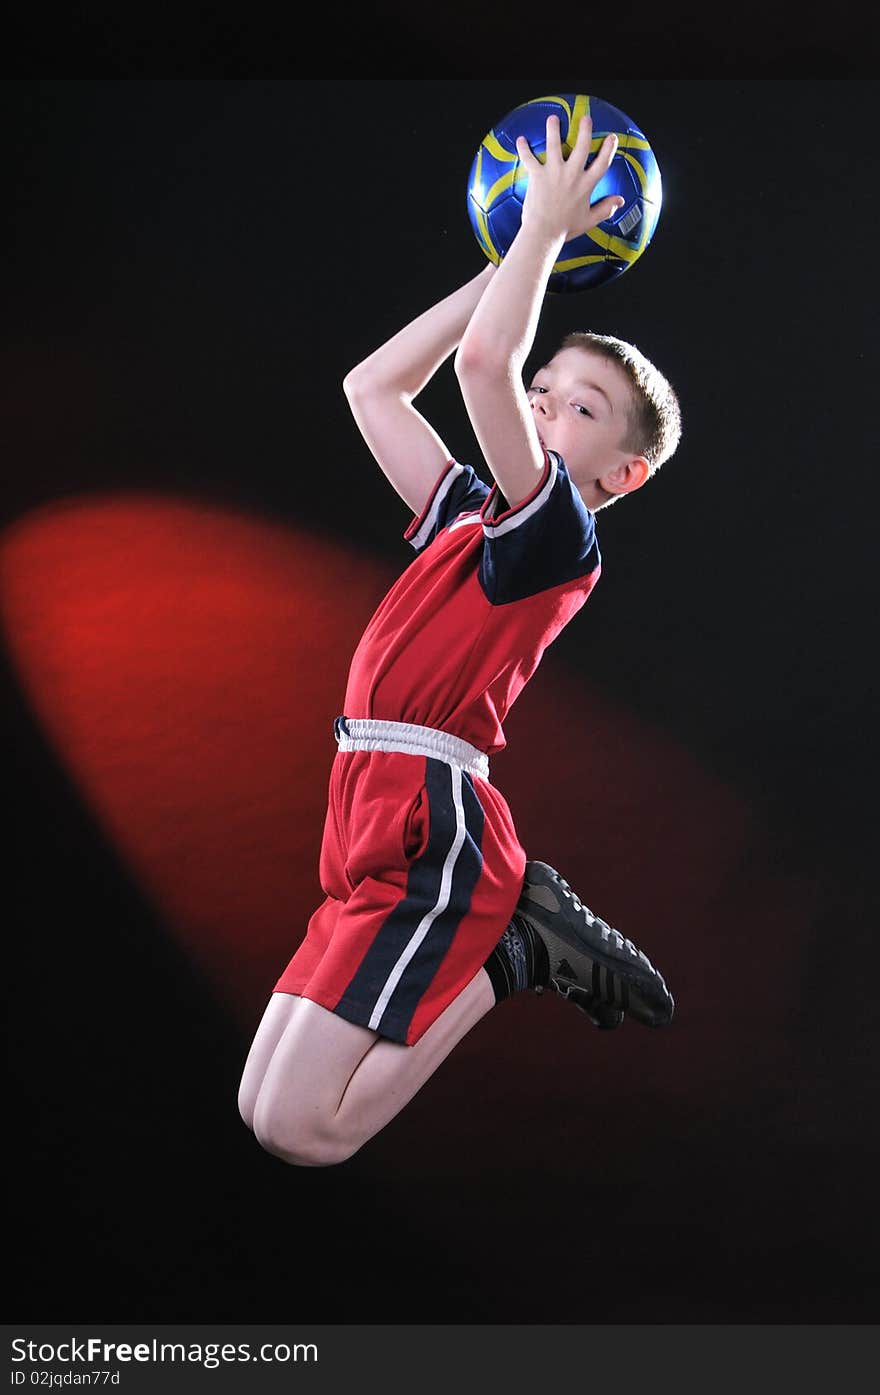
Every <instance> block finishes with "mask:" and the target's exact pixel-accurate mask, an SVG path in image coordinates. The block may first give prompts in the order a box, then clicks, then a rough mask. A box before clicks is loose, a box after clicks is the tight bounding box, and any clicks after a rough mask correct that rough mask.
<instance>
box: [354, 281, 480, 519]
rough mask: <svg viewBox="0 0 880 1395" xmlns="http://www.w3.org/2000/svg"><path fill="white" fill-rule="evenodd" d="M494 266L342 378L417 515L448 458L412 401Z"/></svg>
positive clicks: (451, 345) (362, 426)
mask: <svg viewBox="0 0 880 1395" xmlns="http://www.w3.org/2000/svg"><path fill="white" fill-rule="evenodd" d="M494 273H495V268H494V267H493V266H486V267H485V268H484V269H483V270H482V271H481V272H480V273H479V275H477V276H475V277H474V278H473V279H472V280H471V281H468V282H467V283H466V284H465V285H464V286H461V287H460V288H459V289H458V290H457V291H453V293H452V294H451V295H449V296H447V297H446V298H445V299H444V300H441V301H439V302H438V303H437V304H436V305H434V306H432V307H431V309H430V310H426V311H425V312H424V314H422V315H419V316H418V318H417V319H415V320H413V321H412V323H411V324H409V325H407V326H406V327H405V328H404V329H402V330H400V331H399V333H397V334H395V335H394V337H393V338H392V339H389V340H388V342H387V343H386V344H383V345H382V347H381V348H379V349H377V350H376V351H375V353H372V354H370V356H369V358H366V359H364V360H363V361H362V362H361V363H359V364H358V365H357V367H356V368H353V369H352V370H351V372H350V373H348V374H347V375H346V377H345V380H344V382H343V384H342V386H343V390H344V392H345V395H346V398H347V400H348V404H349V406H350V408H351V411H352V415H353V416H354V419H355V421H356V422H357V425H358V429H359V430H360V433H361V435H362V436H363V438H364V440H365V441H366V443H367V445H368V446H369V448H370V450H371V451H372V453H373V455H374V456H375V457H376V460H377V461H378V463H379V465H380V466H381V468H382V470H383V471H384V472H385V474H386V475H387V476H388V479H389V480H390V481H391V483H392V484H393V485H394V488H395V489H396V490H397V492H398V494H399V495H400V496H401V498H402V499H403V500H404V501H405V502H406V503H407V504H408V505H409V507H410V508H411V509H412V511H413V513H415V514H419V513H421V511H422V509H423V508H424V506H425V504H426V503H427V501H428V498H429V496H430V493H431V490H432V489H433V487H434V485H435V484H436V482H437V479H438V477H439V475H440V474H441V472H442V470H443V467H444V465H446V463H447V462H448V460H449V458H450V457H449V452H448V450H447V449H446V446H445V444H444V443H443V441H442V440H441V438H440V436H439V435H438V434H437V432H436V431H435V430H434V428H433V427H432V426H431V424H430V423H429V422H428V421H426V420H425V418H424V417H423V416H422V415H421V414H420V413H419V412H418V411H416V409H415V407H414V406H413V405H412V400H413V398H414V397H415V396H416V395H417V394H418V393H419V392H421V390H422V388H423V387H424V386H425V384H426V383H427V382H428V381H429V379H430V378H431V377H433V375H434V373H435V372H436V371H437V369H438V368H439V367H440V365H441V363H443V361H444V360H445V359H447V358H448V357H449V355H450V354H451V353H452V351H453V349H455V347H456V345H457V344H458V343H459V341H460V339H461V336H462V334H463V333H464V331H465V329H466V327H467V323H468V320H469V319H470V317H471V315H472V314H473V312H474V309H475V308H476V306H477V304H478V303H479V300H480V297H481V296H482V294H483V292H484V291H485V289H486V287H487V286H488V284H489V282H490V280H491V279H492V276H493V275H494Z"/></svg>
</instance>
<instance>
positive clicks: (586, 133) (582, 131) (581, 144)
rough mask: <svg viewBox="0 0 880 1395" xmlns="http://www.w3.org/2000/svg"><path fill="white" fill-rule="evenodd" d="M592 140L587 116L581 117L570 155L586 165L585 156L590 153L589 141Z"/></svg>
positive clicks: (590, 122) (591, 128) (591, 127)
mask: <svg viewBox="0 0 880 1395" xmlns="http://www.w3.org/2000/svg"><path fill="white" fill-rule="evenodd" d="M592 139H593V123H592V121H591V119H590V117H589V116H582V117H581V119H580V123H579V125H578V128H577V136H576V137H575V142H574V145H573V146H572V152H571V153H572V154H573V155H575V154H576V155H577V156H578V157H579V159H580V160H581V163H582V164H584V165H585V164H586V163H587V156H588V155H589V153H590V141H591V140H592Z"/></svg>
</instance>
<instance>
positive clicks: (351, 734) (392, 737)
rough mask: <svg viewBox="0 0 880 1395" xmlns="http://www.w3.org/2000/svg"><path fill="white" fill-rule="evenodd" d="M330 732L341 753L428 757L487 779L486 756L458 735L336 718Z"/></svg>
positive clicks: (405, 724)
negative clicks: (382, 753) (395, 753)
mask: <svg viewBox="0 0 880 1395" xmlns="http://www.w3.org/2000/svg"><path fill="white" fill-rule="evenodd" d="M333 731H334V734H335V736H336V740H337V742H338V744H339V749H340V751H393V752H397V753H399V754H401V755H405V756H430V757H432V758H433V759H434V760H442V761H445V762H446V764H447V765H457V766H458V767H459V769H460V770H465V771H467V773H468V774H469V775H476V776H478V777H479V778H480V779H481V780H488V778H489V757H488V756H487V755H486V754H485V753H484V752H483V751H478V750H477V748H476V746H472V745H471V744H470V742H468V741H462V739H461V737H460V736H452V735H451V734H450V733H449V732H448V731H436V730H435V729H434V727H419V726H416V725H415V724H414V723H413V722H379V721H375V720H373V718H371V717H337V718H336V721H335V722H334V723H333Z"/></svg>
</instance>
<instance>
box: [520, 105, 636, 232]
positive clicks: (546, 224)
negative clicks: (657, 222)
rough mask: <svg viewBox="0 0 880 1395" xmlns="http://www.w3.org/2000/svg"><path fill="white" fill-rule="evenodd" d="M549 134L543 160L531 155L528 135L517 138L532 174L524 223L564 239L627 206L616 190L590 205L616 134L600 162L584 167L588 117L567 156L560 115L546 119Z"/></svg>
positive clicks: (608, 141) (606, 142)
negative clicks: (614, 193) (561, 136)
mask: <svg viewBox="0 0 880 1395" xmlns="http://www.w3.org/2000/svg"><path fill="white" fill-rule="evenodd" d="M546 133H547V158H546V162H544V163H542V162H541V161H540V160H539V159H538V158H537V156H536V155H534V154H533V153H532V149H531V146H530V145H529V143H528V141H527V140H526V138H525V136H517V138H516V152H517V154H518V155H519V158H520V161H521V163H522V166H523V169H524V170H525V171H526V173H527V174H528V176H529V182H528V187H527V189H526V196H525V199H524V201H523V215H522V221H523V226H524V227H525V226H526V225H529V226H530V227H535V228H539V229H540V230H542V231H543V232H544V233H545V234H546V235H547V236H548V237H550V238H558V237H562V238H563V240H564V241H565V242H568V241H570V239H571V238H574V237H579V236H580V235H581V234H582V233H585V232H588V231H589V230H590V229H591V228H595V227H596V226H597V225H598V224H599V223H601V222H603V221H604V220H605V219H606V218H610V217H611V214H612V213H613V212H614V210H615V209H617V208H620V207H621V206H622V205H623V202H624V200H623V199H622V198H620V197H619V196H615V195H613V194H612V195H609V196H608V197H607V198H604V199H600V200H599V202H598V203H596V204H592V205H591V204H590V198H591V196H592V193H593V190H594V189H595V187H596V185H597V184H598V183H599V180H600V179H601V178H602V177H603V175H605V174H606V173H607V171H608V167H609V165H610V164H611V161H612V160H613V159H614V154H615V151H616V150H617V136H616V135H613V134H612V135H608V136H606V137H605V139H604V141H603V142H602V145H601V147H600V149H599V151H598V153H597V155H596V158H595V160H594V161H593V163H592V164H591V165H590V167H589V169H585V168H584V166H585V165H586V162H587V158H588V156H589V154H590V141H591V139H592V135H593V123H592V121H591V120H590V119H589V117H586V116H584V117H582V118H581V123H580V125H579V127H578V133H577V139H576V140H575V143H574V145H573V147H572V151H571V154H570V155H569V157H568V159H566V158H565V156H564V154H563V151H562V140H561V138H560V132H559V117H558V116H548V117H547V126H546Z"/></svg>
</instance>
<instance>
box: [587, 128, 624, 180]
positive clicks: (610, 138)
mask: <svg viewBox="0 0 880 1395" xmlns="http://www.w3.org/2000/svg"><path fill="white" fill-rule="evenodd" d="M617 146H618V138H617V135H616V133H615V132H614V131H612V132H611V133H610V135H607V136H606V137H605V139H604V140H603V142H602V144H601V145H600V146H599V149H598V151H597V153H596V158H595V160H594V161H593V163H592V165H591V167H590V168H591V169H594V170H595V169H596V168H597V167H598V169H599V170H601V172H602V174H604V173H605V171H606V170H607V169H608V166H609V165H610V164H611V161H612V160H613V159H614V157H615V155H616V154H617Z"/></svg>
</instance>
